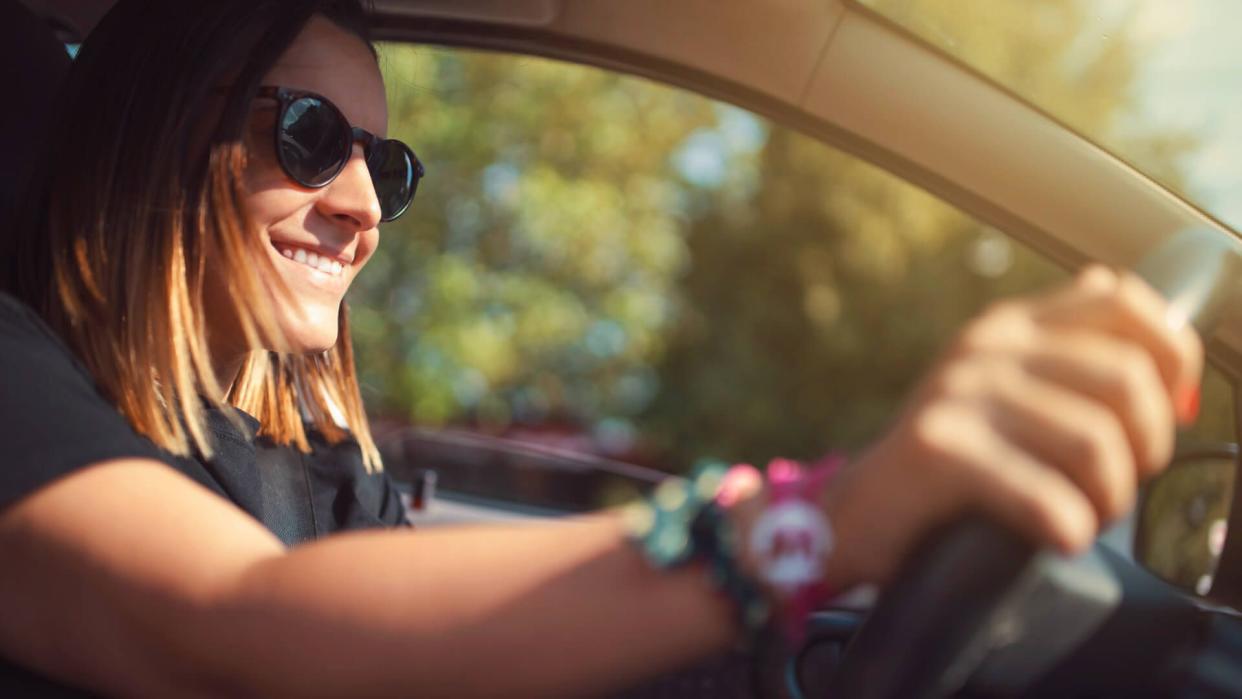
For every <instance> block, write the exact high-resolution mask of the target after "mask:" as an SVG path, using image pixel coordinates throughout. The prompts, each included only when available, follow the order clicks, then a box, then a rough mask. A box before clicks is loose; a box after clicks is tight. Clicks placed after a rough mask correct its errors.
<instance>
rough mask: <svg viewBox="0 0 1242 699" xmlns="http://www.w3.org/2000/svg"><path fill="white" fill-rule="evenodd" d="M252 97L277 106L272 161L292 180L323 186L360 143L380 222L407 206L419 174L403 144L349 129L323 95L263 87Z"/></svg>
mask: <svg viewBox="0 0 1242 699" xmlns="http://www.w3.org/2000/svg"><path fill="white" fill-rule="evenodd" d="M258 96H259V97H267V98H271V99H274V100H276V101H277V103H279V104H280V113H279V114H277V116H276V158H277V160H279V161H280V167H281V168H283V169H284V171H285V174H287V175H289V177H290V178H291V179H293V181H294V182H297V183H298V184H300V185H302V186H303V187H311V188H313V189H318V188H319V187H324V186H327V185H328V184H330V183H331V182H332V180H335V179H336V176H337V175H339V174H341V170H343V169H345V164H346V163H348V162H349V157H350V154H351V153H352V152H353V149H354V143H359V142H360V143H362V149H363V154H364V155H365V156H366V162H367V170H368V171H370V173H371V184H372V186H374V187H375V196H376V197H377V198H379V204H380V220H381V221H391V220H393V219H395V218H397V217H398V216H400V215H401V214H403V213H405V210H406V209H407V208H409V206H410V202H411V201H412V200H413V199H414V192H415V191H417V190H418V181H419V180H420V179H421V178H422V176H423V173H424V170H423V164H422V163H420V162H419V161H418V157H417V156H415V155H414V151H412V150H410V147H409V146H407V145H405V144H404V143H402V142H401V141H397V140H393V139H390V138H379V137H378V136H376V135H375V134H373V133H371V132H370V131H366V130H365V129H360V128H358V127H357V126H353V127H351V126H350V125H349V120H347V119H346V118H345V115H344V114H342V113H341V110H340V109H338V108H337V106H336V105H335V104H332V102H330V101H328V98H326V97H324V96H323V95H317V94H315V93H313V92H307V91H306V90H293V89H289V88H285V87H276V86H271V85H265V86H263V87H260V88H259V92H258Z"/></svg>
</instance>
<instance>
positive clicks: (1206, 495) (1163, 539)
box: [1134, 444, 1238, 596]
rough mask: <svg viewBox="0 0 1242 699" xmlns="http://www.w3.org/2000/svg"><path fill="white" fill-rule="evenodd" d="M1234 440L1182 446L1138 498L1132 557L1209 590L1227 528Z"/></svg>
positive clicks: (1173, 580) (1166, 576) (1186, 585)
mask: <svg viewBox="0 0 1242 699" xmlns="http://www.w3.org/2000/svg"><path fill="white" fill-rule="evenodd" d="M1237 468H1238V446H1237V445H1236V444H1219V445H1212V446H1209V447H1200V448H1192V449H1180V450H1179V454H1178V456H1176V457H1175V458H1174V459H1173V463H1172V464H1171V465H1170V466H1169V468H1168V470H1167V471H1165V472H1164V473H1163V474H1161V475H1160V476H1159V477H1158V478H1157V479H1156V480H1154V481H1152V482H1151V483H1150V484H1149V485H1148V486H1147V487H1146V488H1145V490H1144V493H1143V496H1142V498H1141V499H1140V501H1139V508H1138V521H1137V527H1136V529H1135V533H1134V558H1135V560H1136V561H1137V562H1138V563H1139V564H1140V565H1142V566H1143V567H1144V568H1146V569H1147V570H1149V571H1151V572H1152V573H1153V574H1155V575H1156V576H1157V577H1159V578H1161V579H1162V580H1164V581H1166V582H1168V583H1170V584H1172V585H1175V586H1177V587H1179V588H1182V589H1183V590H1186V591H1187V592H1191V593H1193V594H1196V595H1199V596H1208V595H1210V594H1211V593H1212V587H1213V584H1214V583H1215V581H1216V575H1217V570H1218V568H1219V566H1220V561H1221V555H1222V553H1223V552H1224V549H1225V539H1226V537H1227V536H1228V533H1229V511H1230V507H1231V504H1232V503H1233V496H1234V492H1233V489H1234V478H1235V474H1236V472H1237Z"/></svg>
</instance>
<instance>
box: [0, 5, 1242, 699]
mask: <svg viewBox="0 0 1242 699" xmlns="http://www.w3.org/2000/svg"><path fill="white" fill-rule="evenodd" d="M109 4H110V3H109V2H107V0H24V1H23V2H17V1H16V0H0V52H3V53H4V61H5V64H6V65H8V66H18V67H20V69H18V70H12V69H10V70H9V71H7V72H6V75H8V76H9V80H8V82H9V84H8V90H7V92H6V94H7V96H8V99H9V100H10V101H11V102H12V103H13V104H17V105H20V109H13V110H7V112H6V113H7V114H8V116H7V117H6V118H8V119H13V120H16V121H14V122H13V123H6V124H5V128H4V129H3V132H2V133H3V134H4V138H5V139H6V140H7V143H5V149H6V152H9V153H16V154H17V156H18V157H17V158H14V159H12V160H10V161H9V162H13V163H17V167H15V168H14V169H11V170H5V171H4V172H3V173H2V174H0V221H3V220H4V219H6V218H7V217H8V214H9V211H10V209H11V206H12V202H14V201H16V200H18V199H19V198H20V197H21V196H22V187H23V185H24V180H25V175H24V174H23V170H22V167H23V166H22V163H23V162H24V161H25V162H28V161H29V159H30V158H33V157H35V156H36V155H37V144H38V141H39V138H42V137H43V135H41V134H40V132H39V129H40V125H42V124H44V123H46V122H47V121H48V119H47V118H46V115H47V114H48V113H49V111H50V110H51V109H52V105H53V100H54V95H55V86H56V84H57V82H58V81H59V79H60V78H61V77H62V76H63V75H64V74H65V72H66V71H67V70H68V67H69V65H70V59H69V56H68V54H67V52H66V50H65V47H66V45H69V44H74V43H76V42H79V41H81V39H82V37H84V36H86V35H87V34H88V33H89V31H90V27H91V26H92V25H93V24H94V23H95V22H96V21H98V19H99V17H101V16H102V15H103V13H105V12H106V10H107V8H108V7H109ZM760 4H762V5H763V6H764V11H763V12H761V13H756V12H755V11H754V6H753V4H752V3H751V2H749V1H748V0H728V1H726V2H719V1H715V0H712V1H709V0H684V1H682V2H678V3H667V2H661V1H660V0H631V1H630V2H625V3H616V2H609V1H608V0H469V1H466V0H456V1H450V0H377V2H375V3H374V7H373V10H372V18H373V27H374V31H375V32H376V35H377V36H378V37H379V38H380V39H382V40H385V41H394V42H412V43H420V44H422V43H425V44H433V45H438V46H461V47H470V48H472V49H482V50H487V51H499V52H512V53H516V54H522V55H533V56H542V57H551V58H555V59H557V60H561V61H567V62H573V63H583V64H588V65H593V66H597V67H601V68H605V69H608V70H613V71H618V72H623V73H627V74H633V75H639V76H643V77H646V78H650V79H653V80H656V81H659V82H663V83H668V84H672V85H677V86H681V87H685V88H688V89H691V90H693V91H696V92H698V93H702V94H705V95H708V96H711V97H713V98H717V99H720V100H723V101H726V102H729V103H731V104H734V105H737V106H739V107H743V108H745V109H748V110H751V111H753V112H755V113H757V114H761V115H764V116H765V117H768V118H770V119H772V120H773V121H776V122H779V123H781V124H784V125H787V126H790V127H792V128H795V129H797V130H798V131H800V132H802V133H804V134H807V135H809V136H811V137H813V138H815V139H818V140H820V141H823V142H824V143H828V144H831V145H832V146H834V147H836V148H839V149H841V150H843V151H845V152H848V153H851V154H853V155H855V156H858V157H859V158H862V159H863V160H866V161H868V162H870V163H873V164H875V165H878V166H880V167H881V168H884V169H886V170H888V171H890V172H892V173H894V174H896V175H897V176H899V177H900V178H902V179H904V180H906V181H909V182H911V183H914V184H916V185H917V186H919V187H922V188H924V189H926V190H927V191H929V192H931V193H933V194H935V195H936V196H938V197H941V198H942V199H944V200H945V201H948V202H950V203H952V204H953V205H956V206H958V207H960V208H962V209H964V210H966V211H968V212H970V213H971V214H972V215H974V216H976V217H977V218H979V219H980V220H982V221H985V222H987V223H989V224H990V225H992V226H995V227H996V228H998V229H1001V230H1003V231H1005V233H1006V234H1008V235H1010V236H1013V237H1014V238H1016V239H1018V240H1021V241H1023V242H1025V243H1027V244H1029V245H1030V246H1032V247H1033V248H1035V249H1037V250H1039V251H1040V252H1041V253H1043V254H1045V255H1046V256H1048V257H1049V258H1051V259H1053V260H1055V261H1056V262H1058V263H1060V264H1062V265H1065V266H1067V267H1071V268H1072V267H1076V266H1078V265H1080V264H1082V263H1083V262H1085V261H1101V262H1105V263H1108V264H1112V265H1116V266H1119V267H1125V268H1133V267H1139V268H1141V269H1145V270H1147V273H1148V274H1147V276H1148V279H1149V280H1152V281H1153V283H1155V284H1157V286H1160V287H1161V288H1162V289H1164V290H1167V291H1168V292H1169V293H1171V294H1174V295H1175V296H1176V297H1177V298H1185V299H1188V300H1187V301H1186V303H1187V304H1189V305H1188V306H1187V308H1188V313H1191V314H1192V315H1194V316H1195V317H1196V318H1199V319H1201V323H1202V325H1201V326H1200V327H1201V329H1202V330H1203V332H1204V335H1205V337H1206V338H1208V339H1209V341H1208V343H1207V344H1208V352H1209V356H1210V357H1211V359H1212V361H1213V364H1214V366H1216V367H1218V368H1219V369H1220V370H1221V371H1222V372H1223V373H1224V374H1225V375H1226V376H1227V377H1228V378H1229V379H1230V380H1233V379H1235V378H1236V377H1237V376H1238V372H1239V371H1242V312H1239V311H1238V309H1239V308H1242V304H1236V303H1232V301H1234V300H1235V299H1236V298H1237V295H1236V293H1235V292H1236V290H1237V288H1236V285H1235V284H1234V280H1235V278H1236V277H1237V274H1236V272H1237V271H1238V270H1239V268H1240V267H1239V265H1238V263H1237V260H1238V259H1242V256H1240V255H1239V252H1238V250H1239V245H1238V241H1237V239H1236V237H1235V236H1234V235H1233V233H1232V231H1230V230H1229V229H1228V228H1227V227H1226V226H1225V225H1224V224H1222V223H1220V222H1219V221H1217V220H1215V219H1213V218H1212V217H1211V216H1209V215H1207V214H1206V213H1205V212H1203V211H1201V210H1199V209H1198V208H1196V207H1195V206H1193V205H1192V204H1190V203H1188V202H1187V201H1185V200H1184V199H1182V198H1180V197H1178V196H1176V195H1175V194H1173V193H1171V192H1170V191H1168V190H1167V189H1166V188H1164V187H1162V186H1161V185H1160V184H1158V183H1157V182H1155V181H1154V180H1152V179H1151V178H1149V177H1148V176H1146V175H1144V174H1143V173H1142V172H1140V171H1138V170H1136V169H1134V168H1132V167H1131V166H1129V165H1128V164H1127V163H1126V162H1124V161H1122V160H1121V159H1119V158H1117V157H1115V156H1113V155H1111V154H1110V153H1108V152H1106V151H1104V150H1103V149H1101V148H1100V147H1099V146H1097V145H1095V144H1093V143H1092V142H1091V141H1089V140H1088V139H1087V138H1085V137H1083V136H1082V135H1080V134H1078V133H1076V132H1075V131H1074V130H1073V129H1071V128H1069V127H1068V126H1066V125H1065V124H1063V123H1061V122H1059V121H1057V120H1056V119H1055V118H1054V117H1052V116H1051V115H1049V114H1047V113H1044V112H1042V111H1041V110H1039V109H1037V108H1036V107H1034V106H1032V105H1030V104H1028V103H1027V102H1025V101H1023V100H1022V99H1019V98H1018V97H1016V96H1015V95H1013V94H1011V93H1010V92H1008V91H1007V90H1005V89H1004V88H1001V87H999V86H998V85H996V84H995V83H993V82H992V81H990V80H988V79H987V78H985V77H984V76H982V75H980V74H979V73H978V72H976V71H974V70H972V69H970V68H968V67H965V66H963V65H961V64H960V63H958V62H956V61H954V60H953V59H952V58H950V57H949V56H947V55H945V54H944V53H943V52H941V51H940V50H938V49H936V48H935V47H933V46H931V45H929V44H928V43H926V42H924V41H921V40H920V39H918V38H917V37H914V36H913V35H911V34H910V33H909V32H907V31H905V30H903V29H902V28H901V27H899V26H897V25H896V24H894V23H893V22H892V21H890V20H888V19H885V18H884V17H883V16H881V15H879V14H878V13H875V12H873V11H871V10H869V9H868V8H867V7H865V6H864V5H861V4H859V3H856V2H853V1H851V0H830V1H813V0H765V2H763V3H760ZM911 123H917V124H919V125H920V126H919V128H918V129H911V128H909V127H908V125H909V124H911ZM1066 173H1073V177H1067V176H1066ZM1108 202H1124V205H1110V204H1109V203H1108ZM1205 269H1206V270H1210V273H1209V272H1208V271H1205ZM377 438H378V442H379V443H380V446H381V449H382V451H383V452H384V456H385V462H386V463H387V464H389V465H391V468H392V471H393V474H394V477H396V478H397V479H399V480H400V481H403V482H404V483H405V484H406V486H407V488H408V489H409V491H410V493H409V497H410V507H411V516H412V519H414V521H415V522H420V523H422V524H425V525H427V526H434V525H439V524H446V523H457V522H469V521H479V520H505V519H511V518H523V517H545V516H559V515H562V514H566V513H573V512H582V511H585V510H588V509H591V508H592V507H595V506H597V505H598V504H599V500H598V497H597V496H596V494H597V493H599V492H601V491H608V492H610V493H612V494H613V495H612V496H611V497H613V498H614V499H615V498H624V497H626V496H633V495H636V494H638V493H641V492H643V490H644V489H646V488H648V487H649V486H650V485H651V484H653V483H655V482H657V481H658V479H659V478H660V477H661V475H662V474H660V473H659V472H658V471H656V470H654V469H650V468H646V467H643V466H636V465H633V464H629V463H625V462H623V461H620V460H611V459H607V458H600V457H595V456H587V455H583V454H576V453H573V452H572V451H568V450H555V449H546V448H536V447H531V446H529V445H523V444H520V443H517V442H513V441H507V440H504V439H499V438H494V437H484V436H479V435H471V434H467V433H462V432H454V431H445V430H418V431H414V432H410V431H402V432H397V431H394V432H392V433H391V434H386V433H385V432H384V431H383V430H382V429H377ZM1229 446H1230V445H1224V446H1222V447H1221V448H1220V449H1218V450H1217V451H1216V452H1212V454H1216V453H1217V452H1220V453H1224V454H1225V459H1226V460H1227V462H1228V467H1229V468H1236V462H1237V451H1236V447H1234V448H1233V450H1232V451H1230V450H1229ZM1222 450H1223V451H1222ZM1200 456H1202V454H1198V455H1196V458H1198V457H1200ZM1188 458H1189V457H1188ZM548 474H552V475H548ZM433 498H434V500H435V503H436V507H435V508H431V507H429V506H428V505H427V503H428V502H429V501H431V500H432V499H433ZM1238 498H1242V490H1239V491H1238V492H1237V493H1235V494H1233V496H1232V500H1233V502H1232V503H1231V504H1233V505H1236V504H1237V501H1238ZM1141 509H1142V507H1141V506H1140V510H1141ZM1232 511H1242V509H1240V508H1238V507H1236V506H1234V507H1232ZM420 518H421V519H420ZM1140 526H1142V525H1140ZM1214 566H1215V568H1214V570H1213V575H1214V584H1213V585H1212V589H1213V590H1214V591H1227V590H1229V589H1239V590H1242V542H1239V541H1238V540H1237V538H1235V540H1234V541H1228V540H1226V541H1225V542H1224V544H1223V550H1222V551H1221V552H1220V555H1219V560H1218V561H1215V562H1214ZM1225 594H1227V592H1223V593H1222V594H1221V595H1217V596H1215V597H1210V596H1203V595H1197V594H1193V593H1189V592H1187V591H1185V590H1182V589H1178V588H1177V587H1174V586H1172V585H1170V584H1168V583H1166V582H1163V581H1161V580H1159V579H1158V578H1156V577H1154V576H1153V575H1152V574H1151V573H1149V572H1148V571H1146V570H1144V569H1143V568H1142V567H1140V566H1139V565H1137V564H1136V563H1135V561H1134V559H1133V557H1132V556H1131V555H1130V554H1129V553H1123V552H1119V551H1118V550H1116V549H1115V548H1113V547H1109V546H1104V545H1097V546H1096V547H1095V548H1094V549H1093V550H1092V551H1090V552H1089V553H1088V554H1086V555H1084V556H1082V557H1080V558H1075V559H1069V560H1067V559H1064V558H1061V557H1058V556H1052V555H1049V554H1046V553H1042V552H1038V551H1033V550H1031V549H1030V548H1029V547H1027V546H1026V545H1025V544H1023V543H1022V542H1021V541H1019V540H1017V538H1016V537H1015V536H1013V535H1011V534H1009V533H1008V532H1005V531H1002V530H1000V529H999V528H997V527H994V526H991V525H989V524H988V523H986V522H982V521H967V522H963V523H960V524H959V525H958V526H956V527H954V528H952V529H950V530H947V531H945V532H942V533H941V534H940V535H939V536H937V537H935V538H934V539H932V540H930V541H929V542H928V543H927V545H925V546H924V547H922V548H921V549H920V551H919V554H918V555H917V556H916V557H915V558H914V560H911V561H910V562H909V564H908V566H907V567H906V569H905V570H904V572H903V574H902V575H901V576H900V578H899V579H898V580H897V581H896V582H895V583H894V584H893V585H891V586H890V587H889V588H888V589H886V590H885V591H884V593H883V594H882V595H881V596H880V598H879V600H878V602H876V603H875V605H874V607H872V606H870V605H864V606H861V607H857V606H850V607H842V608H834V609H831V610H824V611H822V612H820V613H818V614H816V615H815V616H814V617H813V618H812V622H811V629H810V632H809V633H808V635H807V638H806V639H805V641H804V642H803V643H802V644H801V645H800V646H799V647H797V648H788V647H785V646H784V645H783V644H782V643H781V642H780V641H779V639H778V638H777V637H776V636H775V635H774V636H772V637H771V638H767V639H765V640H764V642H763V643H762V644H761V645H760V646H759V647H758V648H756V649H755V651H754V652H753V653H749V654H744V655H738V656H731V657H729V658H726V659H723V660H722V661H720V662H717V663H712V664H708V665H705V666H704V667H703V668H697V669H695V670H693V671H690V672H687V673H686V674H683V675H679V676H677V677H674V678H669V679H667V680H662V681H661V682H658V683H655V684H653V685H652V686H651V687H647V688H640V689H638V690H636V691H635V693H633V694H627V695H626V696H680V695H682V694H680V693H679V689H678V688H682V689H684V688H686V687H690V686H695V687H700V689H701V687H702V686H705V685H704V684H703V683H705V682H708V683H711V682H714V683H716V684H715V685H714V686H716V687H718V688H720V689H719V692H718V693H717V694H716V696H732V695H733V694H727V693H726V691H737V692H738V693H737V694H736V695H737V696H762V697H817V696H833V697H850V698H853V699H858V698H862V697H877V698H878V697H888V698H893V699H895V698H897V697H911V696H928V697H940V696H965V697H973V696H1029V697H1066V696H1174V695H1175V696H1240V695H1242V624H1240V622H1239V614H1238V612H1236V611H1235V610H1234V609H1233V608H1232V607H1231V606H1230V604H1231V602H1230V600H1229V598H1228V597H1226V596H1223V595H1225ZM1240 598H1242V595H1239V596H1238V597H1236V598H1234V599H1240ZM601 632H603V631H601ZM687 691H688V690H687Z"/></svg>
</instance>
